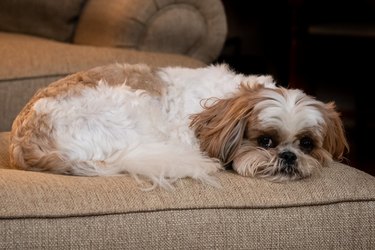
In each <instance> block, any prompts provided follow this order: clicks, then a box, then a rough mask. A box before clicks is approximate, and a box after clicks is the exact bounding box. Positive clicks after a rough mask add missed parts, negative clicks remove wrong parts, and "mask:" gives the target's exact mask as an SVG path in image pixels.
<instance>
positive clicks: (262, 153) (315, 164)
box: [233, 150, 321, 182]
mask: <svg viewBox="0 0 375 250" xmlns="http://www.w3.org/2000/svg"><path fill="white" fill-rule="evenodd" d="M320 166H321V163H320V162H319V161H318V160H316V159H315V158H313V157H311V156H309V155H299V156H298V159H297V161H296V162H295V163H294V164H292V165H287V164H285V163H284V162H283V161H282V160H280V159H279V157H277V156H276V155H273V154H271V153H269V151H266V150H253V151H249V152H246V153H242V154H241V155H239V156H237V157H235V158H234V159H233V169H234V170H235V171H236V172H237V173H238V174H240V175H243V176H249V177H257V178H263V179H266V180H269V181H272V182H285V181H293V180H299V179H303V178H306V177H309V176H311V175H312V173H313V172H314V171H315V170H316V169H319V168H320Z"/></svg>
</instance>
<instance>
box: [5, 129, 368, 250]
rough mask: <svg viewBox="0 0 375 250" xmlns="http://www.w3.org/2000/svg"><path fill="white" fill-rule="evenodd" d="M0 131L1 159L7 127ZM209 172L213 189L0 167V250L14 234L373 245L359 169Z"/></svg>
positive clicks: (211, 243)
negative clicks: (270, 175)
mask: <svg viewBox="0 0 375 250" xmlns="http://www.w3.org/2000/svg"><path fill="white" fill-rule="evenodd" d="M1 138H2V139H1V140H3V143H2V144H0V145H1V146H2V147H1V150H2V151H3V152H2V153H1V154H0V155H1V156H2V162H1V164H5V165H7V164H6V163H4V160H5V161H6V160H7V159H6V158H7V156H6V153H4V150H5V151H6V150H7V147H6V146H5V145H6V144H7V140H8V135H7V133H3V134H2V135H1ZM217 178H218V179H219V181H220V183H221V185H222V187H221V188H214V187H211V186H207V185H203V184H201V183H199V182H197V181H194V180H191V179H184V180H180V181H177V182H176V183H175V189H174V190H171V191H168V190H161V189H155V190H153V191H150V192H145V191H142V190H140V188H139V185H137V183H136V182H135V180H133V179H132V178H130V177H129V176H126V175H123V176H113V177H76V176H63V175H54V174H47V173H37V172H28V171H21V170H13V169H0V200H1V206H0V239H2V241H0V248H1V247H5V248H6V247H9V246H11V245H12V244H14V242H15V240H14V238H13V237H14V235H20V239H18V241H17V242H18V243H17V244H19V245H18V246H23V247H25V246H27V245H28V244H31V245H28V246H29V247H34V248H38V247H41V246H66V245H67V246H75V247H79V246H95V247H100V246H101V247H104V246H106V247H115V246H116V247H127V248H134V249H137V248H138V249H139V248H145V247H150V246H153V247H156V248H159V249H173V248H175V247H178V248H188V247H193V248H219V249H228V247H229V248H231V247H234V248H237V249H241V248H242V249H249V248H265V249H270V248H288V249H290V248H293V249H295V248H303V249H316V248H319V247H324V248H327V249H328V248H331V249H338V248H340V249H343V248H344V249H345V248H346V249H353V248H356V249H369V248H370V246H373V244H374V243H375V242H374V240H375V239H374V235H375V228H374V226H373V225H375V217H374V214H375V178H374V177H372V176H370V175H368V174H366V173H364V172H361V171H359V170H356V169H354V168H351V167H349V166H346V165H343V164H340V163H334V164H332V165H331V166H330V167H327V168H324V169H322V170H321V171H320V172H319V173H316V174H315V175H313V176H312V177H311V178H307V179H303V180H300V181H294V182H286V183H271V182H268V181H265V180H260V179H253V178H246V177H242V176H239V175H237V174H235V173H233V172H230V171H227V172H220V173H218V174H217ZM34 238H38V240H37V241H35V240H33V239H34ZM64 244H65V245H64ZM305 247H307V248H305Z"/></svg>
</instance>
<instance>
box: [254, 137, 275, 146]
mask: <svg viewBox="0 0 375 250" xmlns="http://www.w3.org/2000/svg"><path fill="white" fill-rule="evenodd" d="M257 141H258V145H259V146H260V147H262V148H265V149H267V148H273V147H274V141H273V140H272V138H271V137H270V136H267V135H263V136H259V137H258V139H257Z"/></svg>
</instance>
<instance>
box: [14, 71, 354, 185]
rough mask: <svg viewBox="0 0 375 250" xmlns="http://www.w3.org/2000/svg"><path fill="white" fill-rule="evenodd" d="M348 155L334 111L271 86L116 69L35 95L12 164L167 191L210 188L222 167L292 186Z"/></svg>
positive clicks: (206, 74)
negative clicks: (129, 178) (182, 186)
mask: <svg viewBox="0 0 375 250" xmlns="http://www.w3.org/2000/svg"><path fill="white" fill-rule="evenodd" d="M347 147H348V146H347V142H346V139H345V135H344V130H343V126H342V122H341V120H340V117H339V114H338V113H337V112H336V111H335V107H334V104H333V103H328V104H324V103H322V102H320V101H317V100H315V99H314V98H312V97H310V96H307V95H305V94H304V93H303V92H302V91H300V90H295V89H285V88H282V87H277V86H276V85H275V83H274V82H273V80H272V78H271V77H269V76H256V75H247V76H246V75H242V74H237V73H235V72H233V71H231V70H230V69H229V68H228V67H227V66H226V65H212V66H207V67H204V68H198V69H189V68H181V67H166V68H150V67H149V66H146V65H128V64H114V65H107V66H103V67H97V68H94V69H91V70H89V71H86V72H79V73H76V74H74V75H71V76H68V77H66V78H64V79H61V80H59V81H57V82H54V83H52V84H50V85H49V86H48V87H46V88H44V89H42V90H40V91H39V92H37V93H36V94H35V95H34V97H33V98H32V99H31V100H30V101H29V103H28V104H27V105H26V106H25V108H24V109H23V110H22V111H21V113H20V114H19V115H18V116H17V118H16V119H15V121H14V123H13V127H12V132H11V144H10V153H11V154H10V155H11V163H12V164H13V165H15V166H16V167H18V168H20V169H24V170H34V171H48V172H53V173H58V174H70V175H84V176H97V175H116V174H123V173H128V174H130V175H133V176H135V177H136V178H137V177H138V176H143V177H147V178H148V179H150V180H151V181H152V183H153V184H154V186H156V185H161V186H164V187H168V186H170V184H171V182H173V181H174V180H176V179H179V178H184V177H191V178H194V179H197V180H200V181H202V182H205V183H210V184H212V185H216V184H217V183H216V181H215V179H214V177H213V176H212V174H213V173H214V172H217V171H219V170H221V169H223V166H224V165H227V164H231V165H232V166H233V169H234V170H235V171H237V172H238V173H239V174H241V175H244V176H253V177H262V178H267V179H269V180H273V181H284V180H293V179H299V178H303V177H307V176H309V175H310V174H311V173H312V172H313V170H314V169H317V168H318V167H320V166H323V165H326V164H327V163H329V162H330V161H332V160H339V159H341V158H342V156H343V153H344V151H345V149H346V148H347ZM137 179H138V178H137Z"/></svg>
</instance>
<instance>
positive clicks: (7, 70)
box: [0, 32, 204, 131]
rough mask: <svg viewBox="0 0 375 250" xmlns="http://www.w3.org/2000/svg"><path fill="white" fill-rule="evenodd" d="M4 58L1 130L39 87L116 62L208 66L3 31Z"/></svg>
mask: <svg viewBox="0 0 375 250" xmlns="http://www.w3.org/2000/svg"><path fill="white" fill-rule="evenodd" d="M15 54H17V56H14V55H15ZM0 55H1V60H0V131H7V130H9V129H10V127H11V123H12V121H13V119H14V118H15V117H16V115H17V114H18V112H19V111H20V110H21V109H22V107H23V106H24V105H25V104H26V102H27V101H28V100H29V99H30V98H31V96H32V95H33V94H34V93H35V91H36V90H37V89H38V88H41V87H44V86H46V85H47V84H49V83H51V82H53V81H55V80H57V79H59V78H62V77H64V76H66V75H68V74H71V73H75V72H77V71H80V70H86V69H89V68H92V67H95V66H99V65H103V64H109V63H114V62H119V63H125V62H126V63H146V64H150V65H153V66H172V65H176V66H185V67H200V66H203V65H204V63H202V62H201V61H198V60H195V59H192V58H190V57H187V56H181V55H175V54H165V53H152V52H140V51H135V50H129V49H121V48H107V47H92V46H83V45H82V46H81V45H73V44H66V43H60V42H55V41H51V40H47V39H41V38H36V37H31V36H26V35H17V34H11V33H4V32H3V33H2V32H0ZM15 97H16V98H15Z"/></svg>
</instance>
